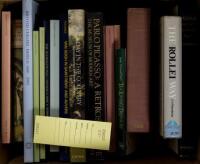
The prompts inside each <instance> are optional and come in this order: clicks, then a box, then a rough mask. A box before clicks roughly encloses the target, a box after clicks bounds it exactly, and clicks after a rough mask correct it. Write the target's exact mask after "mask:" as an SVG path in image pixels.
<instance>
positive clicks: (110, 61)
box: [105, 25, 120, 152]
mask: <svg viewBox="0 0 200 164" xmlns="http://www.w3.org/2000/svg"><path fill="white" fill-rule="evenodd" d="M105 32H106V34H105V42H106V43H105V58H106V59H105V60H106V65H105V69H106V71H105V75H106V84H105V85H106V109H107V110H106V111H107V114H106V116H107V117H106V120H107V121H110V122H112V127H113V128H112V133H111V137H112V141H111V146H110V151H111V152H115V151H116V146H117V142H116V131H115V130H116V112H115V86H114V58H115V55H116V49H117V48H119V47H120V26H119V25H114V26H105Z"/></svg>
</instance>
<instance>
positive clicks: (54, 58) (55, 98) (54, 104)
mask: <svg viewBox="0 0 200 164" xmlns="http://www.w3.org/2000/svg"><path fill="white" fill-rule="evenodd" d="M59 36H60V21H59V20H50V116H53V117H59V108H60V104H59V103H60V102H59V101H60V94H59V86H60V84H59V77H60V71H59V64H60V60H59V58H60V55H59V52H60V51H59V46H60V39H59ZM50 152H59V147H58V146H50Z"/></svg>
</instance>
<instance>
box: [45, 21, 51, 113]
mask: <svg viewBox="0 0 200 164" xmlns="http://www.w3.org/2000/svg"><path fill="white" fill-rule="evenodd" d="M44 28H45V34H44V35H45V115H46V116H49V112H50V68H49V66H50V31H49V21H44Z"/></svg>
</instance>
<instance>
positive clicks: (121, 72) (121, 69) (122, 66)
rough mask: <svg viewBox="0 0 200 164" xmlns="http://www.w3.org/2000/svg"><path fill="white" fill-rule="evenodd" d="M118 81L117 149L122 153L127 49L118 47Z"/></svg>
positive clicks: (124, 133) (116, 62)
mask: <svg viewBox="0 0 200 164" xmlns="http://www.w3.org/2000/svg"><path fill="white" fill-rule="evenodd" d="M115 82H116V85H115V87H116V113H117V118H116V120H117V121H116V123H117V134H118V135H117V151H118V153H119V154H120V155H125V152H126V110H125V109H126V55H125V49H123V48H120V49H117V55H116V57H115Z"/></svg>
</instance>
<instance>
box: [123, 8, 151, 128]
mask: <svg viewBox="0 0 200 164" xmlns="http://www.w3.org/2000/svg"><path fill="white" fill-rule="evenodd" d="M149 58H150V9H148V8H129V9H128V13H127V131H128V132H149V127H150V125H149V124H150V123H149V106H150V103H149V88H150V86H149V83H150V79H149V78H150V77H149V75H150V74H149V72H150V59H149Z"/></svg>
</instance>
